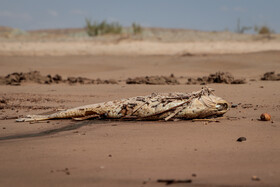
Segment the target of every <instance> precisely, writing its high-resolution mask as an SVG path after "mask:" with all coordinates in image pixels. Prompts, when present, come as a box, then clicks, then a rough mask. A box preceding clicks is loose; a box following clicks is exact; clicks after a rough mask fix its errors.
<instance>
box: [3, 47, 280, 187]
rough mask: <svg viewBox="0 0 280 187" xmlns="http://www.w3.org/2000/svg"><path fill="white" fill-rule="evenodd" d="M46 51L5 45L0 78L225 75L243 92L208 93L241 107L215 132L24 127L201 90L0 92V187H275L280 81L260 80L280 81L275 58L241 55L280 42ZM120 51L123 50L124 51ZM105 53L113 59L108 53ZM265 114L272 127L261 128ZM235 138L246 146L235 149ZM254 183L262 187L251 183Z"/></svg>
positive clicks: (32, 88)
mask: <svg viewBox="0 0 280 187" xmlns="http://www.w3.org/2000/svg"><path fill="white" fill-rule="evenodd" d="M49 44H50V43H48V44H46V45H44V44H42V45H36V44H35V43H28V44H23V45H22V46H21V48H20V47H19V46H20V45H19V43H9V44H2V43H1V45H0V52H1V54H2V55H1V56H0V67H1V69H0V75H2V76H4V75H6V74H8V73H12V72H28V71H31V70H38V71H40V72H41V73H42V74H44V75H46V74H52V75H54V74H60V75H62V76H63V77H64V78H65V77H67V76H83V77H88V78H92V79H96V78H101V79H116V80H125V79H127V78H128V77H136V76H146V75H166V76H167V75H168V76H169V75H170V74H171V73H174V74H175V75H176V76H178V77H180V76H181V77H183V78H182V79H184V77H198V76H205V75H208V74H209V73H215V72H217V71H228V72H230V73H232V74H233V75H234V76H235V77H237V78H245V79H246V80H247V83H246V84H242V85H227V84H210V85H208V86H209V87H211V88H214V89H215V90H216V92H215V93H216V94H217V95H218V96H221V97H223V98H225V99H226V100H228V101H229V102H231V103H233V104H238V106H237V107H236V108H231V110H230V111H229V112H228V113H226V115H225V117H226V118H225V119H220V120H219V121H218V122H211V123H208V122H198V121H197V122H192V121H176V122H160V121H138V122H133V121H126V122H122V121H99V120H88V121H82V122H73V121H71V120H52V121H48V122H45V123H34V124H29V123H16V122H15V120H14V119H10V118H14V117H18V116H20V115H26V114H39V113H46V112H50V111H55V110H58V109H65V108H70V107H75V106H80V105H85V104H91V103H96V102H103V101H108V100H113V99H120V98H124V97H132V96H138V95H147V94H150V93H151V92H191V91H195V90H199V89H200V88H201V85H184V84H181V85H127V84H125V82H120V83H119V84H117V85H75V86H73V85H68V84H51V85H43V84H30V83H26V84H23V85H21V86H6V85H5V86H3V85H2V86H0V99H2V103H1V106H4V109H1V110H0V117H1V118H8V119H5V120H0V147H1V154H0V161H1V167H0V184H1V186H165V184H162V183H157V180H158V179H177V180H185V179H191V180H192V183H190V184H172V185H174V186H185V185H188V186H279V185H280V178H279V176H280V169H279V168H280V148H279V142H280V136H279V135H280V115H279V112H280V104H279V103H280V84H279V83H280V82H279V81H261V80H260V78H261V76H262V75H263V74H264V73H265V72H268V71H276V72H278V73H279V72H280V58H279V56H280V52H279V51H267V52H258V53H247V52H256V51H263V50H271V49H273V50H279V49H280V48H279V44H278V43H277V44H275V46H274V44H273V42H272V43H269V44H266V43H263V45H255V44H256V43H254V44H249V45H243V47H240V48H239V47H236V45H239V44H235V43H232V44H231V45H228V44H226V45H221V43H219V42H218V43H213V45H210V44H209V45H206V44H203V43H200V44H199V45H196V44H194V45H191V44H187V43H186V44H177V45H175V44H174V45H172V44H169V43H166V44H164V45H161V46H160V47H159V48H157V47H155V46H154V45H158V44H156V43H145V45H143V42H138V43H134V44H131V43H129V42H124V43H122V42H121V43H120V44H109V45H105V44H104V46H102V45H103V44H102V45H101V46H100V47H96V46H93V47H89V48H87V47H88V46H91V45H93V44H91V43H85V44H78V43H76V44H75V46H74V45H68V44H67V45H65V44H61V45H60V44H56V45H52V44H50V46H48V45H49ZM76 45H77V46H79V45H82V46H84V47H81V49H83V50H85V52H83V51H79V52H77V51H76V49H77V48H76V47H77V46H76ZM142 45H143V46H142ZM34 46H35V47H34ZM46 46H48V47H46ZM66 46H68V47H66ZM122 46H126V48H123V49H122V50H121V51H122V52H120V51H119V50H120V49H121V48H122ZM130 46H131V48H130ZM141 46H142V47H141ZM149 46H150V48H149ZM250 46H251V47H250ZM108 48H109V49H112V51H111V53H110V55H109V54H107V53H106V52H104V51H105V49H108ZM190 48H192V50H189V49H190ZM124 49H128V50H124ZM26 51H27V52H26ZM32 51H33V52H34V51H36V53H33V52H32ZM143 51H144V52H143ZM197 51H198V52H197ZM76 52H77V53H78V54H79V55H77V53H76ZM183 53H185V55H183V56H182V55H181V54H183ZM186 53H187V54H186ZM188 53H190V54H200V55H194V56H192V55H190V54H188ZM224 53H236V54H224ZM237 53H238V54H237ZM240 53H241V54H240ZM69 54H72V56H71V55H69ZM82 54H84V55H82ZM93 54H94V55H93ZM103 54H106V55H105V56H104V55H103ZM116 54H117V55H116ZM147 54H149V55H147ZM201 54H204V55H201ZM46 55H50V56H46ZM139 55H140V56H139ZM151 55H154V56H151ZM252 80H255V81H252ZM182 81H184V80H182ZM186 81H187V80H186ZM5 102H6V103H5ZM263 112H267V113H269V114H270V115H271V116H272V121H268V122H264V121H259V120H258V119H259V116H260V114H261V113H263ZM241 136H244V137H246V138H247V140H246V141H244V142H237V141H236V140H237V139H238V138H239V137H241ZM253 176H257V177H258V179H260V180H252V177H253Z"/></svg>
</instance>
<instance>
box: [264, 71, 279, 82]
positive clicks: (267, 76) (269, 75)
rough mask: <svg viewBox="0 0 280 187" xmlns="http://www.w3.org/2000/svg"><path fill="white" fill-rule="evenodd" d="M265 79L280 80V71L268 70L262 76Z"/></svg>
mask: <svg viewBox="0 0 280 187" xmlns="http://www.w3.org/2000/svg"><path fill="white" fill-rule="evenodd" d="M261 80H263V81H279V80H280V73H278V74H276V73H275V72H274V71H271V72H266V73H265V74H263V77H262V78H261Z"/></svg>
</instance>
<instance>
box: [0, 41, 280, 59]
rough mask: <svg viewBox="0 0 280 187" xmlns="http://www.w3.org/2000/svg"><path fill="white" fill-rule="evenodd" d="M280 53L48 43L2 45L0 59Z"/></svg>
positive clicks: (225, 46) (232, 47)
mask: <svg viewBox="0 0 280 187" xmlns="http://www.w3.org/2000/svg"><path fill="white" fill-rule="evenodd" d="M270 50H280V42H279V41H278V40H276V41H273V40H268V41H263V40H262V41H216V42H211V41H202V42H200V41H195V42H181V43H180V42H176V43H172V42H170V43H169V42H157V41H134V40H132V41H130V40H128V41H121V42H113V43H112V42H109V43H106V42H105V43H104V42H92V41H82V42H81V41H68V42H67V41H61V42H57V41H45V42H30V41H28V42H24V41H22V42H16V41H14V42H1V43H0V55H9V56H14V55H27V56H45V55H48V56H65V55H194V54H196V55H197V54H200V55H201V54H202V55H203V54H228V53H230V54H233V53H249V52H260V51H270Z"/></svg>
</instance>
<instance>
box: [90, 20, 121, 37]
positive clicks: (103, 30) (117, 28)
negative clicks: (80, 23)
mask: <svg viewBox="0 0 280 187" xmlns="http://www.w3.org/2000/svg"><path fill="white" fill-rule="evenodd" d="M86 30H87V33H88V35H89V36H99V35H104V34H120V33H121V32H122V26H121V25H120V24H119V23H118V22H112V23H107V21H106V20H104V21H102V22H97V21H95V22H92V21H91V20H89V19H86Z"/></svg>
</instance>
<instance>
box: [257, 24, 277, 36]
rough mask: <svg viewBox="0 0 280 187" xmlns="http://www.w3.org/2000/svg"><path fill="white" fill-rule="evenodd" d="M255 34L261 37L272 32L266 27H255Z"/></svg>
mask: <svg viewBox="0 0 280 187" xmlns="http://www.w3.org/2000/svg"><path fill="white" fill-rule="evenodd" d="M254 30H255V32H257V33H258V34H261V35H270V34H272V33H274V32H273V30H272V29H271V28H269V27H268V26H261V27H259V26H255V29H254Z"/></svg>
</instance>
